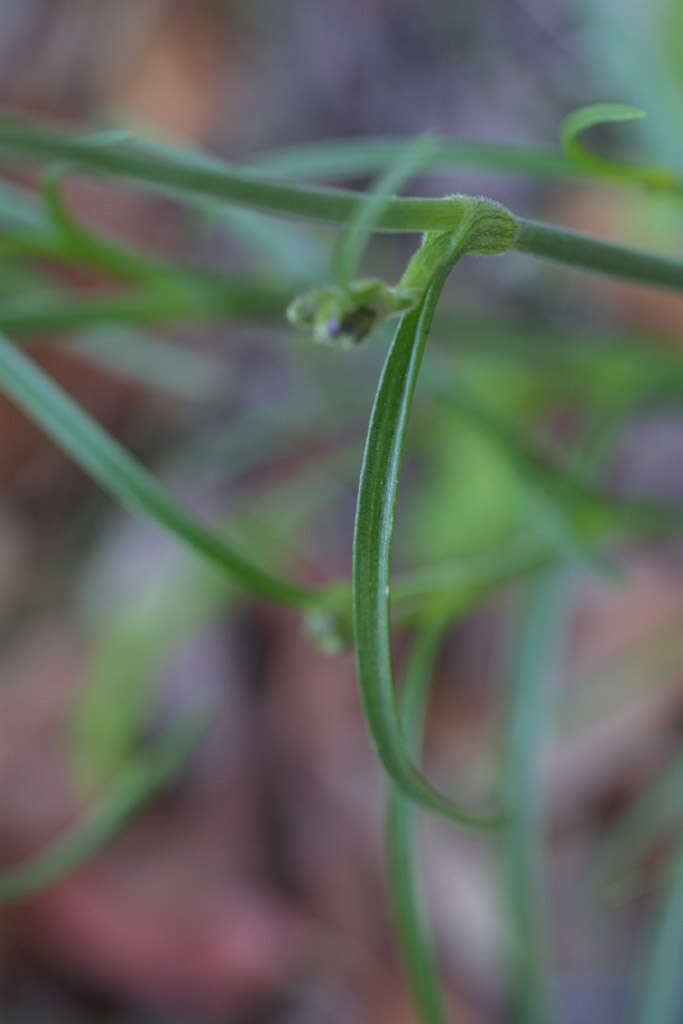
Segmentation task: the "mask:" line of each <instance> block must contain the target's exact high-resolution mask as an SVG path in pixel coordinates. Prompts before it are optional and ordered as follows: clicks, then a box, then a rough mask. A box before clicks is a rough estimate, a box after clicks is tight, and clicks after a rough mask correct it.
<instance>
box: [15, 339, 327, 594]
mask: <svg viewBox="0 0 683 1024" xmlns="http://www.w3.org/2000/svg"><path fill="white" fill-rule="evenodd" d="M0 389H1V390H2V391H4V392H5V393H6V394H7V395H9V396H10V397H11V398H12V399H13V400H14V401H15V402H16V403H17V405H18V406H19V407H20V408H21V409H23V411H24V412H25V413H26V414H27V415H28V416H30V417H31V419H33V420H34V421H35V422H36V423H38V424H39V425H40V426H41V427H42V428H43V429H44V430H45V431H46V432H47V433H48V434H49V435H50V437H51V438H52V439H53V440H54V441H55V442H56V443H57V444H58V445H60V447H61V448H62V449H63V450H64V451H65V452H67V453H68V454H69V455H70V456H71V457H72V458H73V459H74V460H75V461H76V462H77V463H78V464H79V465H80V466H81V468H82V469H84V470H85V472H86V473H88V474H89V475H90V476H91V477H92V478H93V479H94V480H95V481H96V482H97V483H98V484H99V485H100V486H101V487H102V488H104V490H106V491H108V492H109V493H110V494H112V495H113V496H114V497H115V498H117V499H118V500H119V501H120V502H121V503H122V504H123V505H125V506H126V507H128V508H130V509H132V510H134V511H136V512H138V513H141V514H142V515H144V516H146V517H147V518H149V519H151V520H152V521H153V522H155V523H156V524H157V525H158V526H160V527H161V528H162V529H165V530H167V531H168V532H169V533H171V534H173V535H174V536H175V537H176V538H177V539H178V540H179V541H180V542H181V543H183V544H185V545H187V546H188V547H190V548H192V549H193V550H194V551H196V552H197V553H198V554H200V555H202V556H203V557H204V558H207V559H208V560H209V561H211V562H213V563H214V564H215V565H216V567H217V568H219V569H222V570H223V571H225V572H229V573H231V574H232V575H233V576H234V577H235V579H236V580H237V581H239V583H240V584H241V585H242V586H244V587H246V589H247V590H250V591H251V592H252V593H254V594H258V595H260V596H261V597H264V598H266V599H268V600H271V601H275V602H278V603H280V604H286V605H293V606H295V607H301V608H310V607H311V606H313V605H315V604H316V602H317V601H318V600H319V597H318V595H317V594H316V592H315V591H313V590H308V589H307V588H304V587H300V586H297V585H296V584H293V583H290V582H288V581H287V580H282V579H279V578H278V577H277V576H274V575H272V574H271V573H269V572H267V571H266V570H265V569H261V568H260V567H259V566H258V565H255V564H254V563H253V562H251V561H250V560H249V559H248V558H246V557H245V556H243V555H242V554H240V553H239V552H238V551H237V550H236V549H235V548H233V547H232V545H231V544H230V543H229V542H228V541H226V540H224V539H223V538H222V537H220V536H219V535H218V534H216V533H214V532H212V531H211V530H210V529H208V528H207V527H206V526H204V525H203V524H202V523H201V522H200V521H199V520H197V519H195V518H194V517H193V516H192V515H191V514H190V512H188V511H187V510H186V509H184V508H183V507H182V506H181V505H180V504H178V503H176V502H175V501H174V500H173V498H172V497H171V495H170V494H168V493H167V492H166V491H165V490H164V488H163V487H162V486H161V485H160V484H159V483H158V482H157V481H156V480H155V479H154V477H153V476H152V475H151V474H150V473H148V472H147V470H146V469H145V468H144V467H143V466H142V465H141V464H140V463H139V462H137V461H136V460H135V459H134V458H133V457H132V456H131V455H130V454H129V453H128V452H127V451H126V450H125V448H123V447H122V446H121V445H120V444H118V442H116V441H115V440H114V439H113V438H112V437H110V436H109V435H108V434H107V433H106V431H104V430H103V429H102V427H100V425H99V424H98V423H96V422H95V421H94V420H92V419H91V418H90V417H89V416H88V415H87V413H85V412H84V411H83V410H82V409H80V408H79V407H78V406H77V405H76V403H75V402H73V401H72V399H71V398H69V396H68V395H67V394H66V393H65V392H64V391H62V390H61V388H59V387H58V386H57V385H56V384H55V383H54V381H52V380H50V378H49V377H48V376H47V375H46V374H44V373H43V372H42V370H40V369H39V367H38V366H36V365H35V364H34V363H33V362H32V361H31V360H30V359H28V358H27V357H26V356H25V355H24V354H23V353H22V352H20V351H19V350H18V349H17V348H15V346H14V345H12V343H11V342H10V341H8V339H7V338H5V337H3V336H2V335H0Z"/></svg>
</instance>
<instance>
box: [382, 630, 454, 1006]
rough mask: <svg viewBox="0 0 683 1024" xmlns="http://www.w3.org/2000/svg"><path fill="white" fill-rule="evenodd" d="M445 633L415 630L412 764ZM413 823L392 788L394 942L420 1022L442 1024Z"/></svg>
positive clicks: (404, 709)
mask: <svg viewBox="0 0 683 1024" xmlns="http://www.w3.org/2000/svg"><path fill="white" fill-rule="evenodd" d="M443 630H444V625H443V623H442V622H439V621H434V622H429V623H425V624H424V625H423V626H421V627H420V628H419V629H418V633H417V636H416V638H415V642H414V645H413V650H412V654H411V658H410V661H409V663H408V667H407V669H406V675H405V680H404V683H403V693H402V696H401V716H402V721H403V735H404V737H405V743H406V746H407V748H408V749H409V750H410V752H411V754H412V756H413V757H414V758H415V759H416V760H418V759H419V757H420V750H421V747H422V732H423V723H424V714H425V705H426V702H427V695H428V692H429V682H430V678H431V674H432V669H433V666H434V660H435V657H436V652H437V648H438V644H439V640H440V639H441V636H442V634H443ZM417 818H418V808H417V807H416V806H415V803H414V802H413V801H412V800H409V799H407V798H406V797H405V796H404V795H403V794H402V793H401V790H400V789H399V788H398V786H393V785H392V786H391V787H390V790H389V796H388V802H387V825H386V859H387V878H388V885H389V892H390V895H391V900H392V904H393V912H394V917H395V919H396V932H397V937H398V940H399V943H400V945H401V953H402V956H403V961H404V963H405V968H406V971H407V974H408V978H409V980H410V985H411V988H412V991H413V997H414V999H415V1003H416V1005H417V1007H418V1009H419V1012H420V1015H421V1017H422V1020H423V1021H424V1022H425V1024H446V1021H447V1019H448V1018H447V1015H446V1011H445V1008H444V1005H443V996H442V994H441V989H440V985H439V974H438V968H437V965H436V960H435V956H434V950H433V940H432V936H431V935H430V932H429V925H428V915H427V912H426V909H425V899H424V894H423V892H422V884H421V877H420V858H419V855H418V852H417V849H416V846H417V840H418V837H417V835H416V832H417Z"/></svg>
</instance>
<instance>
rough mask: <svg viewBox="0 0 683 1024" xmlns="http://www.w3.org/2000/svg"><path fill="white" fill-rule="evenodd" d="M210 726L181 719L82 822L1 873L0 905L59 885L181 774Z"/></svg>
mask: <svg viewBox="0 0 683 1024" xmlns="http://www.w3.org/2000/svg"><path fill="white" fill-rule="evenodd" d="M205 728H206V719H204V718H202V719H199V718H197V717H193V718H192V719H190V720H188V721H183V722H180V723H178V724H177V725H175V726H174V727H173V728H171V729H169V730H168V732H167V734H166V735H165V736H164V737H162V738H161V739H160V740H158V741H157V743H156V746H155V747H154V748H153V749H152V750H150V751H148V752H146V753H144V754H139V755H137V756H136V757H135V758H132V759H131V760H130V761H129V763H128V764H127V765H125V766H124V767H123V768H122V770H121V772H120V773H119V775H118V777H117V778H116V779H115V781H114V782H113V783H112V784H111V786H110V788H109V791H108V792H107V793H106V794H105V795H104V796H103V797H100V799H99V801H98V802H97V803H96V804H95V805H94V806H93V807H92V809H91V810H89V811H87V812H86V814H85V816H84V818H83V820H82V821H80V822H77V823H76V824H75V825H74V826H73V827H72V828H71V829H69V830H68V831H67V832H66V833H65V834H64V835H62V836H60V837H59V838H58V839H56V840H55V841H54V842H53V843H52V844H51V845H49V846H48V847H47V848H46V849H44V850H43V851H41V852H40V853H38V854H37V855H36V856H34V857H32V858H30V859H29V860H28V861H25V862H24V863H23V864H20V865H18V866H17V867H15V868H10V869H9V870H8V871H5V872H4V873H3V874H0V904H6V903H15V902H17V901H19V900H22V899H26V898H27V897H29V896H33V895H35V894H36V893H37V892H40V891H41V890H43V889H45V888H47V887H48V886H50V885H54V883H55V882H58V881H59V880H60V879H62V878H64V877H65V876H66V875H68V874H70V873H71V872H72V871H74V870H75V869H76V868H78V867H79V866H80V865H82V864H84V863H85V862H86V861H88V860H89V859H90V858H91V857H92V856H93V855H94V854H96V853H97V852H98V851H99V850H101V849H102V848H103V847H105V846H106V845H107V843H109V842H110V841H111V840H112V839H113V838H114V837H115V836H116V835H117V834H118V833H119V832H120V831H121V830H122V829H123V828H124V826H125V825H126V823H127V822H128V821H129V819H130V818H131V817H132V816H133V815H134V814H135V813H137V811H139V810H140V809H141V808H142V806H143V805H144V804H145V803H147V802H148V801H149V800H151V799H152V797H153V796H154V795H155V794H156V793H157V792H158V791H159V790H160V789H161V788H162V787H163V786H164V785H166V784H167V783H168V782H169V781H170V780H171V779H172V778H173V777H174V776H175V775H177V773H178V772H179V770H180V769H181V768H182V766H183V764H184V763H185V761H186V759H187V757H188V756H189V754H190V753H191V752H192V750H193V749H194V747H195V746H196V744H197V742H198V740H199V739H200V737H201V736H202V734H203V733H204V731H205Z"/></svg>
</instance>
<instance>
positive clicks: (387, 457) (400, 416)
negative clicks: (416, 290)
mask: <svg viewBox="0 0 683 1024" xmlns="http://www.w3.org/2000/svg"><path fill="white" fill-rule="evenodd" d="M466 244H467V238H466V232H465V236H464V237H463V238H462V239H461V240H460V241H459V243H458V244H456V246H455V248H454V250H453V253H452V259H451V260H450V261H449V262H447V263H445V264H444V266H443V267H442V268H441V270H440V271H439V272H438V273H437V274H436V276H435V278H434V281H433V283H432V284H431V285H430V286H429V288H428V289H427V292H426V295H425V297H424V298H423V300H422V301H421V303H420V304H419V305H418V306H417V307H416V308H415V309H414V310H411V311H410V312H409V313H407V314H405V316H404V317H403V318H402V320H401V321H400V323H399V326H398V329H397V331H396V336H395V338H394V342H393V344H392V346H391V349H390V350H389V354H388V355H387V359H386V362H385V364H384V369H383V371H382V376H381V379H380V382H379V386H378V388H377V394H376V397H375V403H374V406H373V410H372V415H371V418H370V426H369V428H368V436H367V440H366V445H365V452H364V456H363V465H362V468H361V475H360V484H359V489H358V502H357V507H356V527H355V534H354V546H353V550H354V557H353V603H354V626H355V643H356V664H357V670H358V680H359V684H360V690H361V696H362V699H363V706H364V709H365V716H366V720H367V722H368V726H369V729H370V733H371V735H372V738H373V741H374V744H375V748H376V750H377V753H378V756H379V758H380V760H381V761H382V764H383V765H384V768H385V770H386V771H387V773H388V774H389V775H390V776H391V777H392V779H393V780H394V781H395V782H396V783H397V784H398V785H399V786H400V787H401V789H402V790H403V791H404V793H405V794H406V795H407V796H411V797H412V798H413V799H415V800H417V801H418V802H419V803H422V804H423V805H424V806H426V807H429V808H431V809H432V810H433V811H436V812H437V813H439V814H442V815H443V816H445V817H446V818H449V819H450V820H451V821H454V822H456V823H458V824H461V825H468V826H470V827H479V828H483V827H487V828H491V827H495V826H496V825H498V824H499V821H500V819H499V818H498V817H495V816H481V815H477V814H473V813H470V812H469V811H464V810H462V809H461V808H459V807H457V806H455V805H454V804H453V803H452V801H451V800H449V799H448V798H447V797H446V796H444V795H443V794H442V793H440V792H439V791H438V790H437V789H435V788H434V787H433V786H432V785H431V784H430V783H429V782H428V781H427V780H426V779H425V778H424V777H423V775H422V774H421V773H420V771H419V769H417V768H416V766H415V764H414V762H413V759H412V758H411V757H410V755H409V753H408V752H407V751H406V748H405V743H404V739H403V735H402V731H401V723H400V716H399V713H398V707H397V702H396V693H395V689H394V678H393V669H392V655H391V619H390V565H391V546H392V538H393V531H394V519H395V510H396V497H397V492H398V481H399V475H400V467H401V460H402V456H403V446H404V441H405V435H406V429H407V425H408V418H409V414H410V407H411V404H412V398H413V393H414V390H415V383H416V381H417V376H418V372H419V367H420V362H421V360H422V354H423V351H424V346H425V342H426V339H427V334H428V332H429V327H430V325H431V320H432V316H433V313H434V309H435V308H436V304H437V302H438V299H439V295H440V293H441V289H442V288H443V284H444V282H445V280H446V278H447V276H448V274H449V273H450V270H451V267H452V265H453V263H454V262H455V260H456V259H457V255H458V252H460V251H462V246H464V245H466ZM459 246H460V247H459Z"/></svg>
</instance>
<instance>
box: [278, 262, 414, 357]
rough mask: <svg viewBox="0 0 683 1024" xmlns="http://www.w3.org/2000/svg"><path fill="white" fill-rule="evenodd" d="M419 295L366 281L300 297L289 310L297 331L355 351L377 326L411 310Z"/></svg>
mask: <svg viewBox="0 0 683 1024" xmlns="http://www.w3.org/2000/svg"><path fill="white" fill-rule="evenodd" d="M418 298H419V294H418V293H414V292H412V291H410V290H399V289H397V288H392V287H391V286H390V285H388V284H386V283H385V282H384V281H380V280H377V279H375V278H366V279H364V280H361V281H353V282H352V283H351V284H350V285H349V286H348V287H347V288H338V287H335V286H334V285H330V286H328V287H325V288H314V289H313V290H312V291H310V292H306V293H305V294H304V295H300V296H298V298H296V299H294V301H293V302H291V303H290V305H289V307H288V309H287V319H288V320H289V322H290V323H291V324H293V325H294V326H295V327H298V328H301V329H303V330H310V331H312V333H313V337H314V339H315V340H316V341H319V342H323V343H327V344H335V345H339V346H340V347H342V348H352V347H353V346H354V345H357V344H358V343H359V342H361V341H362V340H363V339H364V338H365V337H367V335H368V334H369V333H370V331H372V330H373V329H374V328H375V327H377V325H378V324H380V323H382V321H384V320H386V319H387V318H388V317H390V316H394V315H396V314H398V313H403V312H404V311H405V310H406V309H410V308H411V307H412V306H413V305H414V304H415V302H416V301H417V300H418Z"/></svg>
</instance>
